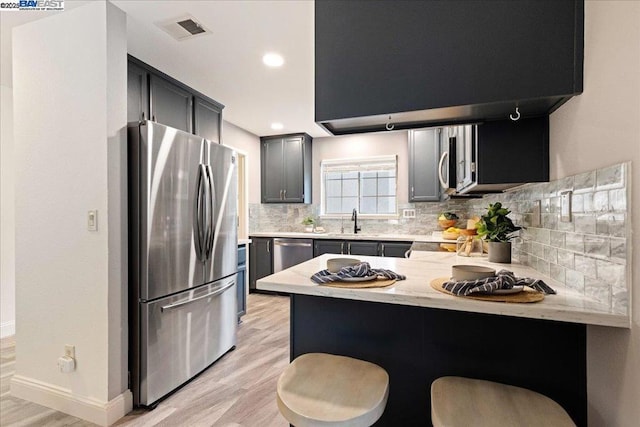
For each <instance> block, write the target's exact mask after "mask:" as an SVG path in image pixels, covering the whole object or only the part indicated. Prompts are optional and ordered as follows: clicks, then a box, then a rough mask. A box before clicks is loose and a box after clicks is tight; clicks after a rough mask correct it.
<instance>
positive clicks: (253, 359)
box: [0, 294, 289, 427]
mask: <svg viewBox="0 0 640 427" xmlns="http://www.w3.org/2000/svg"><path fill="white" fill-rule="evenodd" d="M247 305H248V310H247V314H246V315H245V316H244V317H243V318H242V321H243V322H242V323H241V324H240V325H239V326H238V344H237V346H236V349H235V350H234V351H232V352H230V353H228V354H227V355H225V356H224V357H223V358H222V359H221V360H219V361H218V362H217V363H216V364H214V365H213V366H211V367H210V368H209V369H208V370H207V371H205V372H204V373H202V374H201V375H200V376H198V377H197V378H196V379H195V380H193V381H192V382H191V383H189V384H187V385H186V386H185V387H183V388H182V389H180V390H179V391H178V392H176V393H175V394H173V395H172V396H170V397H169V398H167V399H166V400H164V401H162V402H161V403H160V404H159V405H158V407H157V408H156V409H154V410H153V411H134V412H133V413H131V414H129V415H127V416H125V417H124V418H122V419H121V420H119V421H118V422H117V423H116V425H117V426H119V427H123V426H126V427H142V426H145V427H146V426H216V427H255V426H260V427H270V426H273V427H286V426H288V425H289V424H288V423H287V422H286V421H285V419H284V418H282V416H281V415H280V414H279V412H278V408H277V406H276V395H275V390H276V381H277V379H278V376H279V375H280V373H281V372H282V371H283V370H284V369H285V368H286V366H287V365H288V363H289V299H288V298H287V297H281V296H272V295H260V294H251V295H249V299H248V302H247ZM1 344H2V346H1V356H2V365H1V380H0V381H1V388H0V405H1V406H0V425H1V426H3V427H8V426H38V427H40V426H74V427H79V426H93V425H94V424H91V423H88V422H86V421H83V420H81V419H79V418H75V417H72V416H69V415H66V414H63V413H61V412H56V411H54V410H52V409H49V408H45V407H43V406H40V405H37V404H35V403H31V402H27V401H25V400H22V399H17V398H15V397H12V396H11V395H10V392H9V380H10V379H11V376H12V375H13V371H14V365H15V341H13V339H12V338H9V339H4V340H2V343H1Z"/></svg>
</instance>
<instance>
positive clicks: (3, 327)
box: [0, 320, 16, 338]
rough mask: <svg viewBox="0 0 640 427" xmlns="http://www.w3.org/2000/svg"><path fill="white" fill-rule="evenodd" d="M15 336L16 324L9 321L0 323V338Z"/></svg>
mask: <svg viewBox="0 0 640 427" xmlns="http://www.w3.org/2000/svg"><path fill="white" fill-rule="evenodd" d="M15 334H16V322H15V321H14V320H10V321H8V322H4V323H0V338H6V337H10V336H11V335H15Z"/></svg>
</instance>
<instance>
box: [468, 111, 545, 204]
mask: <svg viewBox="0 0 640 427" xmlns="http://www.w3.org/2000/svg"><path fill="white" fill-rule="evenodd" d="M474 128H476V129H475V130H474V132H475V133H477V135H473V137H472V138H471V139H468V140H467V142H468V143H466V144H465V145H464V147H465V151H467V150H468V154H466V158H468V159H469V170H470V172H469V174H468V176H467V175H465V179H464V180H463V179H461V178H460V177H458V191H460V192H462V193H474V192H476V193H487V192H493V191H501V190H504V189H507V188H510V187H513V186H515V185H518V184H523V183H527V182H546V181H549V117H548V116H545V117H535V118H530V119H520V120H518V121H516V122H514V121H511V120H501V121H493V122H486V123H482V124H479V125H477V127H476V126H474ZM459 154H460V153H456V155H459ZM458 159H459V157H458Z"/></svg>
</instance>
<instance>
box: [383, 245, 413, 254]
mask: <svg viewBox="0 0 640 427" xmlns="http://www.w3.org/2000/svg"><path fill="white" fill-rule="evenodd" d="M411 245H412V243H411V242H380V256H388V257H394V258H404V256H405V254H406V253H407V251H408V250H409V249H411Z"/></svg>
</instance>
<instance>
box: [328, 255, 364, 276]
mask: <svg viewBox="0 0 640 427" xmlns="http://www.w3.org/2000/svg"><path fill="white" fill-rule="evenodd" d="M360 262H361V261H360V260H359V259H355V258H329V259H328V260H327V270H329V272H330V273H337V272H338V271H340V269H341V268H342V267H348V266H352V265H358V264H360Z"/></svg>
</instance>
